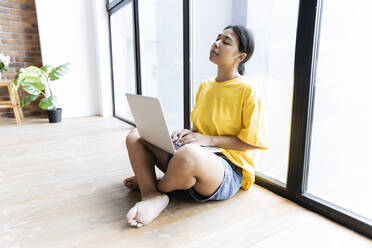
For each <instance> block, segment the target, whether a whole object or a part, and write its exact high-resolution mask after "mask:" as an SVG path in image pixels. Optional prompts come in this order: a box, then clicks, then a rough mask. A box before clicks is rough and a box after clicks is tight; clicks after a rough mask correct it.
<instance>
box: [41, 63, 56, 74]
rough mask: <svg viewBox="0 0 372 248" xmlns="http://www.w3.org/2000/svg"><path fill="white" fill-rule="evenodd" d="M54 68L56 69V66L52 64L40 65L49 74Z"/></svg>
mask: <svg viewBox="0 0 372 248" xmlns="http://www.w3.org/2000/svg"><path fill="white" fill-rule="evenodd" d="M53 69H54V67H53V66H51V65H44V66H42V67H40V70H42V71H44V72H46V74H48V75H49V73H50V72H51V71H52V70H53Z"/></svg>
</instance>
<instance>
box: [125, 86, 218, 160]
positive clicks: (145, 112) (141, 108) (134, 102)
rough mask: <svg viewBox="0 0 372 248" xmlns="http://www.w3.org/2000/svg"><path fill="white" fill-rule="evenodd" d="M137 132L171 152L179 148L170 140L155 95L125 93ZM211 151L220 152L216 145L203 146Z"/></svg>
mask: <svg viewBox="0 0 372 248" xmlns="http://www.w3.org/2000/svg"><path fill="white" fill-rule="evenodd" d="M126 96H127V100H128V103H129V108H130V110H131V112H132V115H133V118H134V121H135V123H136V126H137V129H138V132H139V134H140V136H141V138H142V139H144V140H146V141H147V142H149V143H151V144H153V145H154V146H156V147H159V148H161V149H162V150H164V151H167V152H169V153H171V154H175V153H176V151H177V150H178V149H179V148H180V147H179V146H178V145H177V144H176V141H173V142H172V140H171V133H170V132H169V130H168V127H167V123H166V121H165V118H164V114H163V110H162V108H161V105H160V101H159V99H158V98H156V97H149V96H140V95H135V94H130V93H126ZM204 147H205V148H206V149H208V150H210V151H212V152H220V151H221V149H220V148H218V147H211V146H204Z"/></svg>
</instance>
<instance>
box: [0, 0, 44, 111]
mask: <svg viewBox="0 0 372 248" xmlns="http://www.w3.org/2000/svg"><path fill="white" fill-rule="evenodd" d="M0 52H1V53H3V54H4V55H8V56H10V64H9V69H8V71H7V72H2V75H1V79H3V80H4V79H10V80H13V79H14V76H15V75H16V73H17V72H18V71H19V70H20V69H21V68H23V67H27V66H30V65H35V66H41V65H42V61H41V52H40V41H39V32H38V25H37V18H36V9H35V0H8V1H3V0H0ZM18 94H19V95H20V98H23V97H25V96H27V93H26V92H24V91H22V90H19V91H18ZM8 96H9V94H8V91H7V90H6V88H5V87H0V99H1V100H8V99H9V97H8ZM37 103H38V101H36V102H34V103H32V104H30V105H27V106H25V107H23V114H24V116H44V115H45V111H42V110H41V109H40V108H39V107H38V106H37ZM10 117H11V118H14V115H13V111H12V109H1V108H0V118H10Z"/></svg>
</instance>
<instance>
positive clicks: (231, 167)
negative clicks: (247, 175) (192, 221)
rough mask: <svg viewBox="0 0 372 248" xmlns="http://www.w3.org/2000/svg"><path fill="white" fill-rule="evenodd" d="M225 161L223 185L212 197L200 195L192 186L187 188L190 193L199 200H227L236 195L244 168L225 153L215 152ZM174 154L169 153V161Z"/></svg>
mask: <svg viewBox="0 0 372 248" xmlns="http://www.w3.org/2000/svg"><path fill="white" fill-rule="evenodd" d="M215 154H216V155H217V156H218V157H219V158H220V159H221V160H222V162H223V165H224V169H225V173H224V177H223V180H222V183H221V185H220V186H219V187H218V189H217V190H216V192H214V193H213V195H211V196H210V197H205V196H202V195H200V194H199V193H198V192H196V190H195V189H194V188H193V187H192V188H190V189H188V190H187V192H188V194H189V195H190V196H191V197H192V198H193V199H194V200H195V201H197V202H205V201H210V200H215V201H219V200H226V199H229V198H230V197H232V196H233V195H235V194H236V193H237V192H238V191H239V189H240V186H241V184H242V180H243V176H242V168H240V167H238V166H236V165H235V164H233V163H232V162H231V161H229V160H228V159H227V158H226V156H225V155H223V154H222V153H220V152H218V153H215ZM172 157H173V154H169V156H168V162H167V165H168V164H169V161H170V160H171V159H172Z"/></svg>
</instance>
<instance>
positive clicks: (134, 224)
mask: <svg viewBox="0 0 372 248" xmlns="http://www.w3.org/2000/svg"><path fill="white" fill-rule="evenodd" d="M129 224H130V225H131V226H137V224H138V222H137V221H136V220H132V221H131V222H130V223H129Z"/></svg>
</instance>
